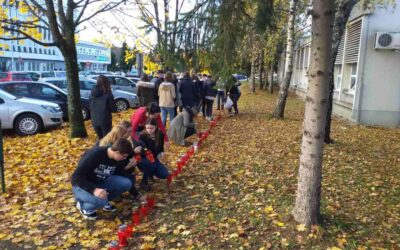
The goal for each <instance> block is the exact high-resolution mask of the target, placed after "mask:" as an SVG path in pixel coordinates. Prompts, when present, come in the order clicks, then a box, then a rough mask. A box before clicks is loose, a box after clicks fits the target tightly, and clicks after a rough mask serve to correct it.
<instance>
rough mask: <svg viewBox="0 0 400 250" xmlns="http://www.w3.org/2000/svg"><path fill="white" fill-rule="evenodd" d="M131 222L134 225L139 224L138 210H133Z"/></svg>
mask: <svg viewBox="0 0 400 250" xmlns="http://www.w3.org/2000/svg"><path fill="white" fill-rule="evenodd" d="M132 223H133V225H134V226H137V225H139V224H140V214H139V211H135V212H134V213H133V214H132Z"/></svg>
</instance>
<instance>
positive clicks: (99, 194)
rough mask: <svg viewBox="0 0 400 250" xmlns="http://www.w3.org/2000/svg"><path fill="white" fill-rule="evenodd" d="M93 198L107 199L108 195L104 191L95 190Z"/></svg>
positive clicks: (100, 189)
mask: <svg viewBox="0 0 400 250" xmlns="http://www.w3.org/2000/svg"><path fill="white" fill-rule="evenodd" d="M93 194H94V196H97V197H99V198H101V199H107V196H108V193H107V191H106V190H105V189H102V188H95V189H94V191H93Z"/></svg>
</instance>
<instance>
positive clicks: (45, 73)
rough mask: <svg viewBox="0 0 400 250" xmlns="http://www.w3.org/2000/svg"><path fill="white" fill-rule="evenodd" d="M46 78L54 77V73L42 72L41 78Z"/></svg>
mask: <svg viewBox="0 0 400 250" xmlns="http://www.w3.org/2000/svg"><path fill="white" fill-rule="evenodd" d="M46 77H54V72H43V73H42V78H46Z"/></svg>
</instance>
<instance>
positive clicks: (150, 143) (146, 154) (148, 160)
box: [138, 118, 169, 191]
mask: <svg viewBox="0 0 400 250" xmlns="http://www.w3.org/2000/svg"><path fill="white" fill-rule="evenodd" d="M139 143H140V144H141V145H142V147H143V149H144V150H143V153H142V159H141V161H140V162H139V163H138V168H139V169H140V170H142V171H143V179H142V181H141V183H140V187H141V189H143V190H144V191H150V190H151V187H150V185H149V183H148V179H149V178H150V177H152V176H156V177H158V178H160V179H166V178H167V176H168V175H169V173H168V169H167V168H166V167H165V165H164V164H162V163H161V161H160V160H163V159H164V157H165V153H164V134H163V133H162V132H161V131H160V130H159V128H158V126H157V120H156V119H151V118H150V119H148V120H147V121H146V125H145V129H144V130H143V131H142V132H141V133H140V136H139Z"/></svg>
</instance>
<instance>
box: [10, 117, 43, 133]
mask: <svg viewBox="0 0 400 250" xmlns="http://www.w3.org/2000/svg"><path fill="white" fill-rule="evenodd" d="M42 128H43V125H42V119H41V118H40V117H39V116H38V115H35V114H22V115H20V116H18V118H17V120H16V121H15V124H14V130H15V132H17V134H19V135H34V134H36V133H38V132H39V131H41V130H42Z"/></svg>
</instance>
